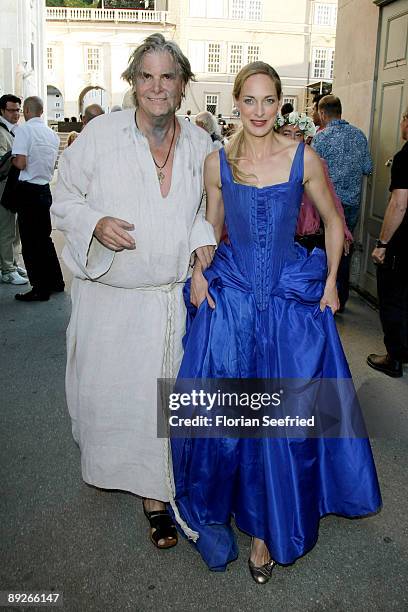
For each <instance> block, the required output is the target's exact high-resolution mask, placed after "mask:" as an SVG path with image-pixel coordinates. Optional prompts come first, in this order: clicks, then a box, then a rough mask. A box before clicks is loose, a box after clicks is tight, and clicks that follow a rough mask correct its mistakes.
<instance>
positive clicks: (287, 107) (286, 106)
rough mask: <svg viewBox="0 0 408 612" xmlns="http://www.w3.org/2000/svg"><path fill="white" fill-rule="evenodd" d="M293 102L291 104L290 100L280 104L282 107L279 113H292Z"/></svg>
mask: <svg viewBox="0 0 408 612" xmlns="http://www.w3.org/2000/svg"><path fill="white" fill-rule="evenodd" d="M293 110H294V109H293V104H291V103H290V102H286V104H283V105H282V108H281V110H280V114H281V115H289V113H293Z"/></svg>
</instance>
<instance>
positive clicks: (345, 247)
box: [343, 238, 351, 257]
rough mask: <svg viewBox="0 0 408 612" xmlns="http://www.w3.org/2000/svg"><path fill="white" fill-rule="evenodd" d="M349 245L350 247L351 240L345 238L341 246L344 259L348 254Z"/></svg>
mask: <svg viewBox="0 0 408 612" xmlns="http://www.w3.org/2000/svg"><path fill="white" fill-rule="evenodd" d="M350 245H351V240H348V239H347V238H345V239H344V244H343V253H344V255H345V256H346V257H347V255H349V254H350Z"/></svg>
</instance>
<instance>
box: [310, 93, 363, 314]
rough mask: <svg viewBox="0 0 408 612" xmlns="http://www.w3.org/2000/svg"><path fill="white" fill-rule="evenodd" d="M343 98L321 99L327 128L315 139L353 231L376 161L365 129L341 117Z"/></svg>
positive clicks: (341, 281) (342, 296) (346, 267)
mask: <svg viewBox="0 0 408 612" xmlns="http://www.w3.org/2000/svg"><path fill="white" fill-rule="evenodd" d="M341 114H342V108H341V102H340V100H339V98H337V97H336V96H333V95H329V96H324V97H323V98H322V99H321V100H320V102H319V115H320V122H321V126H322V127H323V128H324V129H323V130H322V131H320V132H319V133H318V134H316V136H315V137H314V138H313V142H312V147H313V148H314V150H315V151H316V153H317V154H318V155H319V156H320V157H321V158H322V159H324V160H325V161H326V162H327V166H328V170H329V176H330V178H331V180H332V183H333V185H334V189H335V191H336V194H337V196H338V197H339V198H340V200H341V204H342V206H343V209H344V216H345V218H346V223H347V227H348V228H349V230H350V231H351V233H353V231H354V229H355V227H356V225H357V221H358V218H359V214H360V204H361V201H360V200H361V185H362V179H363V176H364V175H365V176H367V175H369V174H371V172H372V171H373V162H372V160H371V156H370V152H369V150H368V143H367V138H366V137H365V136H364V134H363V132H362V131H361V130H360V129H358V128H357V127H355V126H354V125H350V123H348V122H347V121H345V120H344V119H342V118H341ZM351 255H352V249H350V252H349V253H348V254H347V255H344V254H343V256H342V258H341V262H340V266H339V270H338V274H337V287H338V291H339V300H340V309H339V311H340V312H342V311H343V310H344V307H345V305H346V302H347V300H348V297H349V278H350V261H351Z"/></svg>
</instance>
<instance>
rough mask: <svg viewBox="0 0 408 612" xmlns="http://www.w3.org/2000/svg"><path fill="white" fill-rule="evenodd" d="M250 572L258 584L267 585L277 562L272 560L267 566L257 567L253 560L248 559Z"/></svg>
mask: <svg viewBox="0 0 408 612" xmlns="http://www.w3.org/2000/svg"><path fill="white" fill-rule="evenodd" d="M248 565H249V571H250V572H251V576H252V578H253V579H254V580H255V582H256V583H257V584H266V583H267V582H268V580H269V579H270V577H271V576H272V570H273V568H274V567H275V565H276V561H274V560H273V559H270V560H269V561H268V562H267V563H265V565H261V566H260V567H257V566H256V565H255V564H254V563H253V562H252V561H251V559H248Z"/></svg>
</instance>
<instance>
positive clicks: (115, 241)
mask: <svg viewBox="0 0 408 612" xmlns="http://www.w3.org/2000/svg"><path fill="white" fill-rule="evenodd" d="M134 229H135V226H134V225H132V224H131V223H128V222H127V221H123V219H117V218H116V217H103V218H102V219H99V221H98V223H97V224H96V226H95V229H94V236H95V238H97V239H98V240H99V242H100V243H101V244H103V245H104V246H106V247H107V248H108V249H110V250H111V251H123V250H124V249H130V250H132V249H135V248H136V243H135V241H134V239H133V238H132V236H131V235H130V234H129V233H128V232H127V231H126V230H129V231H132V230H134Z"/></svg>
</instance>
